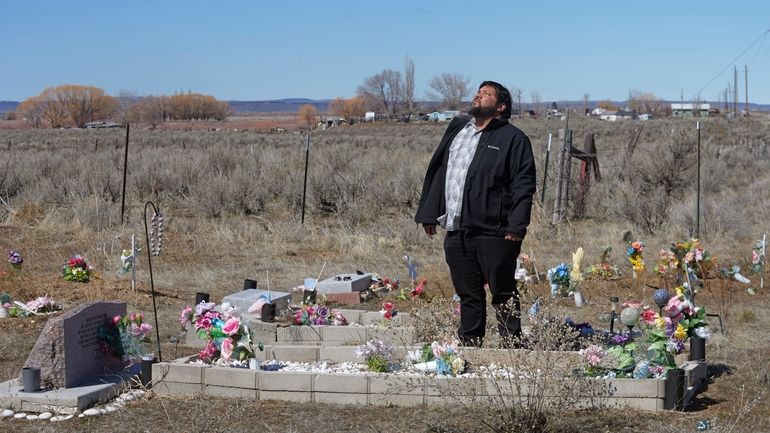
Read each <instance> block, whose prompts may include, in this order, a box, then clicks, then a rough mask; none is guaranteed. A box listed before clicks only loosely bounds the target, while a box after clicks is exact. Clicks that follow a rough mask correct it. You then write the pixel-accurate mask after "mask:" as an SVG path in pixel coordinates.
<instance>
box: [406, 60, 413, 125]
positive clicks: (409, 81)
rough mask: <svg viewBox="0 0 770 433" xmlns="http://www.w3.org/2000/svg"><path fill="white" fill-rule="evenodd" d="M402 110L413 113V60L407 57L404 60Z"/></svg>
mask: <svg viewBox="0 0 770 433" xmlns="http://www.w3.org/2000/svg"><path fill="white" fill-rule="evenodd" d="M404 108H405V109H406V111H407V112H408V113H411V112H412V111H414V60H412V58H411V57H409V56H408V55H407V56H406V58H405V59H404Z"/></svg>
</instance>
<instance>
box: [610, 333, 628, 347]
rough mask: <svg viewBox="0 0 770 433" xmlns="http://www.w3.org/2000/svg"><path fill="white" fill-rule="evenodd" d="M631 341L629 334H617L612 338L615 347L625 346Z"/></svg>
mask: <svg viewBox="0 0 770 433" xmlns="http://www.w3.org/2000/svg"><path fill="white" fill-rule="evenodd" d="M629 340H631V334H629V333H628V332H622V333H620V334H615V335H613V336H612V344H615V345H624V344H626V343H628V342H629Z"/></svg>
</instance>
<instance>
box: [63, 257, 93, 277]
mask: <svg viewBox="0 0 770 433" xmlns="http://www.w3.org/2000/svg"><path fill="white" fill-rule="evenodd" d="M93 271H94V268H93V266H91V265H89V264H88V262H86V259H85V258H84V257H83V256H81V255H79V254H76V255H75V256H73V257H71V258H70V259H69V261H67V263H65V264H64V266H63V267H62V270H61V274H62V276H63V277H64V279H65V280H67V281H77V282H79V283H87V282H88V281H89V280H90V279H91V274H92V273H93Z"/></svg>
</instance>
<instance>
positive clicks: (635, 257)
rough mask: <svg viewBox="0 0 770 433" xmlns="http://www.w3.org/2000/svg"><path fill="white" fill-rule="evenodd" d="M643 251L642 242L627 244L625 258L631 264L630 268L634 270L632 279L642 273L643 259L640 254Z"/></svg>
mask: <svg viewBox="0 0 770 433" xmlns="http://www.w3.org/2000/svg"><path fill="white" fill-rule="evenodd" d="M643 251H644V242H642V241H635V242H631V243H629V244H628V247H626V258H627V259H628V262H629V263H631V268H632V269H633V270H634V278H636V276H637V274H639V273H642V272H644V269H645V267H644V259H643V258H642V252H643Z"/></svg>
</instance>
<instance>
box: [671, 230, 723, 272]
mask: <svg viewBox="0 0 770 433" xmlns="http://www.w3.org/2000/svg"><path fill="white" fill-rule="evenodd" d="M670 250H671V253H672V254H673V255H674V256H675V257H676V260H677V268H678V269H679V271H682V272H683V271H684V265H687V267H688V268H689V269H690V270H692V271H693V272H694V273H695V276H697V277H698V278H701V279H703V278H704V276H706V274H708V272H709V271H711V270H712V269H714V266H715V263H714V262H715V260H714V258H713V257H712V256H711V254H709V252H708V251H706V250H705V249H704V248H703V246H702V245H701V243H700V241H699V240H698V239H690V240H688V241H681V242H675V243H673V244H671V248H670Z"/></svg>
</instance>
